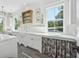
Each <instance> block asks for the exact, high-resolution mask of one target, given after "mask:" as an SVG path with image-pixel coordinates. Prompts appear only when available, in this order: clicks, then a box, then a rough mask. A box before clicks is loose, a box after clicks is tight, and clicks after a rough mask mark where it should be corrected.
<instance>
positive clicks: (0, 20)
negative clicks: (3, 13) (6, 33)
mask: <svg viewBox="0 0 79 59" xmlns="http://www.w3.org/2000/svg"><path fill="white" fill-rule="evenodd" d="M0 32H3V19H2V18H1V17H0Z"/></svg>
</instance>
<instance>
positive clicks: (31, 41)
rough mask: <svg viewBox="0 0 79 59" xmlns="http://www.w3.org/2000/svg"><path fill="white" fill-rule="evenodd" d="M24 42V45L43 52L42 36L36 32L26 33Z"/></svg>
mask: <svg viewBox="0 0 79 59" xmlns="http://www.w3.org/2000/svg"><path fill="white" fill-rule="evenodd" d="M23 44H24V46H29V47H31V48H34V49H37V50H38V51H39V52H41V48H42V36H40V35H34V34H26V35H25V37H24V38H23Z"/></svg>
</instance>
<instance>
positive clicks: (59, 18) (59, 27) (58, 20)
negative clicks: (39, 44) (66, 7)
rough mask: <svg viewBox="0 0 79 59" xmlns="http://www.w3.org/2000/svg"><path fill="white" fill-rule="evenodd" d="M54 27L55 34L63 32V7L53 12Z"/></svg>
mask: <svg viewBox="0 0 79 59" xmlns="http://www.w3.org/2000/svg"><path fill="white" fill-rule="evenodd" d="M55 12H56V13H55V18H56V20H55V25H56V26H55V27H56V30H57V32H63V6H59V7H57V8H56V10H55Z"/></svg>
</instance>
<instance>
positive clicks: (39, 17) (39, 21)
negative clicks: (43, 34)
mask: <svg viewBox="0 0 79 59" xmlns="http://www.w3.org/2000/svg"><path fill="white" fill-rule="evenodd" d="M43 21H44V17H43V14H42V11H41V9H40V8H37V9H35V23H36V24H38V25H42V24H43Z"/></svg>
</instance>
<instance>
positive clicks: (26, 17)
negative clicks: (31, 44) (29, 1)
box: [22, 10, 33, 24]
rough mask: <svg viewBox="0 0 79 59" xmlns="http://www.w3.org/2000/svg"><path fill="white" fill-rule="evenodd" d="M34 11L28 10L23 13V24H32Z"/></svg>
mask: <svg viewBox="0 0 79 59" xmlns="http://www.w3.org/2000/svg"><path fill="white" fill-rule="evenodd" d="M32 13H33V11H32V10H28V11H25V12H23V13H22V19H23V24H25V23H32Z"/></svg>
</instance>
